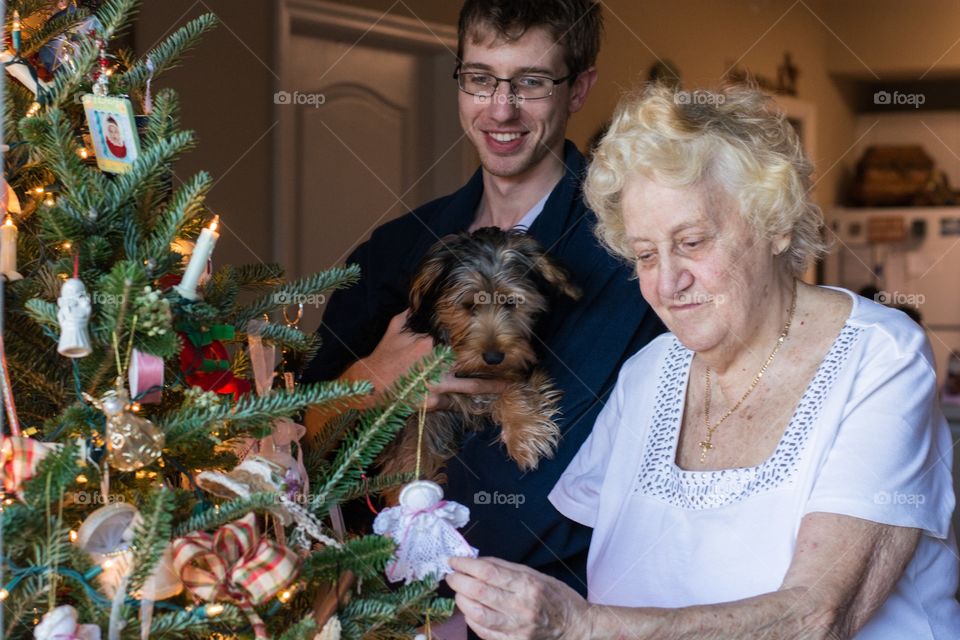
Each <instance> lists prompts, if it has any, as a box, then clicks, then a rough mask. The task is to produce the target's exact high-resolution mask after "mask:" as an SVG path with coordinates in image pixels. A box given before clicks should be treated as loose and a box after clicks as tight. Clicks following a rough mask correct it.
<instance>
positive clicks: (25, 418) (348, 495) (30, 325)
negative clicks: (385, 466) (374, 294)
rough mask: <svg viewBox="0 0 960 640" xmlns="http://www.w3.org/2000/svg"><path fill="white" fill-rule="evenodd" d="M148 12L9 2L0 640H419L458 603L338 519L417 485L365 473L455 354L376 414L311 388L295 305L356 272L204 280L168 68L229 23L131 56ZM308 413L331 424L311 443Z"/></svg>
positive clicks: (0, 346) (329, 390) (122, 4)
mask: <svg viewBox="0 0 960 640" xmlns="http://www.w3.org/2000/svg"><path fill="white" fill-rule="evenodd" d="M135 5H136V1H135V0H107V1H105V2H102V3H86V2H81V3H79V4H77V3H73V2H71V3H68V2H62V1H61V2H59V3H51V2H49V1H41V0H21V1H19V2H13V3H7V6H6V13H5V20H4V25H5V31H4V33H5V44H4V47H3V49H4V52H3V54H2V56H3V62H4V63H5V69H6V73H4V74H2V75H3V78H2V79H0V82H2V85H0V86H2V95H3V108H4V112H3V131H2V141H3V143H4V174H3V175H4V179H5V183H4V184H3V185H0V189H2V190H3V193H2V198H3V202H4V206H5V213H6V216H5V221H4V223H3V225H0V272H2V275H3V277H2V278H0V301H2V303H3V309H2V312H0V319H2V321H3V324H4V330H3V331H2V332H0V335H2V340H0V356H2V359H0V374H2V375H0V391H2V400H3V411H2V412H0V414H2V416H3V419H4V425H3V426H4V429H3V438H2V443H3V444H2V455H3V460H2V463H3V464H2V465H0V468H2V471H0V473H2V480H3V489H4V491H5V494H4V496H3V507H2V513H0V518H2V526H0V533H2V538H0V559H2V562H0V589H2V590H0V599H2V600H3V607H2V610H0V614H2V617H0V638H2V637H8V638H33V637H37V638H54V637H71V638H73V637H76V638H88V637H89V638H93V637H100V634H101V632H102V634H103V637H109V638H111V639H112V638H148V637H149V638H163V637H175V638H182V637H190V638H193V637H198V638H210V637H258V638H267V637H271V638H274V637H279V638H285V639H293V638H314V637H315V636H316V637H319V638H338V637H343V638H401V637H407V638H409V637H412V635H413V634H414V633H416V630H417V628H418V627H419V626H420V625H422V624H423V623H424V622H425V621H426V622H429V621H430V620H431V619H432V620H434V621H436V620H438V619H442V618H443V617H445V616H447V615H449V613H450V612H451V611H452V602H451V601H449V600H443V599H438V598H435V597H434V595H433V590H434V588H435V581H433V580H430V579H427V580H424V581H414V582H411V583H410V584H407V585H405V586H403V587H400V588H399V589H393V590H391V589H388V588H386V584H385V582H384V580H383V579H382V575H383V572H384V568H385V567H386V566H387V564H388V562H389V561H390V560H391V558H392V557H393V554H394V542H393V541H392V540H391V539H389V538H386V537H380V536H375V535H368V536H351V535H349V534H347V533H346V532H345V531H344V527H343V524H342V516H340V514H339V508H338V505H340V504H341V503H342V502H344V501H347V500H355V499H357V498H362V497H363V496H364V495H369V494H370V493H375V492H377V491H379V490H382V489H383V488H386V487H388V486H395V485H396V483H397V482H399V481H401V480H403V478H372V479H367V478H366V476H365V470H366V469H367V468H368V467H370V466H371V465H372V463H373V461H374V459H375V458H376V457H377V456H378V454H380V452H381V451H383V449H384V448H385V447H386V446H387V445H388V444H389V443H390V441H391V440H392V439H393V437H394V436H395V435H396V433H397V432H398V431H399V429H400V428H401V427H402V426H403V424H404V421H405V420H406V418H407V416H409V415H410V414H411V412H412V411H413V408H414V407H417V406H419V404H420V402H421V400H422V398H423V396H424V394H425V392H426V388H427V385H428V384H429V383H431V382H433V381H435V380H436V379H438V377H439V376H440V374H441V373H442V371H443V370H445V369H446V368H447V367H449V365H450V363H451V361H452V355H451V354H450V353H449V352H448V351H444V350H437V351H436V352H435V353H434V354H433V355H432V356H430V357H428V358H426V359H425V360H424V361H422V362H421V363H420V364H418V365H417V366H416V367H414V368H413V369H412V370H411V371H410V372H409V374H408V375H406V376H404V377H402V378H401V379H400V380H399V381H398V382H397V383H396V384H395V385H394V386H393V388H391V389H390V390H388V391H387V392H385V393H384V394H382V396H380V397H379V398H380V399H379V400H378V404H377V405H376V406H374V407H373V408H371V409H369V410H365V411H363V412H360V413H357V412H355V411H353V410H348V409H346V408H345V407H346V406H347V405H348V403H350V402H351V401H355V400H357V399H358V398H360V397H361V396H364V395H366V394H369V393H370V392H371V387H370V385H369V384H367V383H337V382H333V383H324V384H310V385H307V384H303V385H299V384H296V373H297V370H298V369H299V368H300V367H301V366H302V365H303V364H305V363H306V362H307V361H309V359H310V357H311V356H312V354H313V353H315V351H316V348H317V346H318V345H317V344H316V338H315V337H314V336H313V335H312V334H309V333H305V332H303V331H301V330H300V329H299V328H298V327H297V326H296V324H297V323H296V322H295V321H293V322H291V321H286V322H285V321H283V320H284V319H285V318H286V315H285V314H284V313H283V311H282V310H283V307H284V304H282V303H287V302H290V301H296V300H302V299H304V298H305V297H307V296H316V295H318V294H320V293H321V292H325V291H328V290H330V289H334V288H338V287H342V286H349V284H350V283H351V282H353V281H355V280H356V278H357V277H358V273H357V271H356V270H355V269H353V268H348V267H344V268H335V269H331V270H329V271H326V272H324V273H319V274H315V275H311V276H308V277H304V278H301V279H298V280H295V281H292V282H285V281H284V279H283V272H282V269H281V268H280V267H279V266H277V265H264V264H259V265H252V266H231V265H223V266H220V267H219V268H217V269H215V270H213V271H212V273H208V271H209V269H208V266H209V264H210V263H211V260H210V256H211V253H212V251H213V250H214V246H215V244H216V241H217V238H218V218H217V217H216V216H215V215H214V214H213V213H212V212H211V211H209V209H208V208H207V207H206V206H205V204H204V198H205V195H206V192H207V191H208V189H209V188H210V186H211V183H212V180H211V177H210V176H209V175H207V174H206V173H202V172H201V173H198V174H197V175H194V176H192V177H190V178H189V179H187V180H183V181H181V180H179V179H178V178H177V177H176V176H175V174H174V172H173V164H174V163H175V162H176V160H177V158H178V157H180V156H181V154H183V153H185V152H187V151H189V150H190V149H191V148H192V147H193V146H194V144H195V143H194V138H193V136H192V134H191V133H190V132H187V131H181V130H179V129H178V118H177V97H176V95H175V93H174V92H173V91H172V90H170V89H165V88H160V87H159V84H158V78H159V77H160V76H161V75H162V73H163V72H164V71H165V70H168V69H170V68H171V67H173V66H174V65H175V64H177V62H178V60H179V58H180V57H181V56H182V54H184V53H185V52H186V51H187V50H188V49H190V48H191V47H193V46H194V45H195V44H196V43H197V42H198V40H199V39H200V38H201V36H202V35H203V34H204V33H205V32H206V31H208V30H209V29H211V28H213V27H214V26H215V23H216V19H215V17H214V16H212V15H204V16H201V17H199V18H197V19H195V20H192V21H190V22H188V23H186V24H184V25H183V26H182V27H180V28H179V29H178V30H176V31H175V32H173V33H172V34H171V35H170V36H169V37H167V38H166V39H165V40H164V41H163V42H161V43H160V44H158V45H157V46H156V47H155V48H153V49H152V50H151V51H150V52H148V53H147V54H146V55H144V56H143V57H137V56H135V55H134V54H133V53H132V52H129V51H124V50H119V49H117V48H116V47H115V46H113V45H112V43H113V42H115V41H116V38H117V37H118V36H120V35H121V34H122V31H123V29H125V28H129V24H130V21H131V19H132V17H133V16H134V11H135ZM277 355H280V356H281V357H280V364H279V371H277V370H275V361H276V360H277V357H276V356H277ZM308 406H318V407H321V408H322V409H323V410H324V412H325V413H326V414H330V415H334V416H335V417H334V418H332V419H331V420H330V421H329V422H328V423H327V425H326V426H325V427H324V429H323V430H322V431H321V432H320V433H319V434H317V435H316V436H315V437H314V438H313V440H312V441H311V442H309V443H306V442H302V441H301V439H300V438H301V436H302V435H303V429H302V427H300V425H298V424H296V423H295V422H294V421H293V420H292V419H291V418H295V417H296V416H297V415H298V413H299V412H301V411H302V410H304V409H305V408H306V407H308Z"/></svg>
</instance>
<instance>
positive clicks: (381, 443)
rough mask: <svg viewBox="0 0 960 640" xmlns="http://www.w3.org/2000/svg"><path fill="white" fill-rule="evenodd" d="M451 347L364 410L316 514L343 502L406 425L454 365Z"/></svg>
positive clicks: (319, 493) (318, 493) (320, 494)
mask: <svg viewBox="0 0 960 640" xmlns="http://www.w3.org/2000/svg"><path fill="white" fill-rule="evenodd" d="M453 361H454V354H453V351H452V350H451V349H450V348H449V347H437V348H436V349H434V351H433V353H432V354H430V355H429V356H427V357H425V358H424V359H423V360H421V361H420V362H418V363H417V364H415V365H414V366H413V367H412V368H411V370H410V371H409V372H408V373H407V374H405V375H403V376H401V377H400V379H399V380H397V381H396V382H395V383H394V384H393V386H391V387H390V389H389V390H388V391H387V393H386V394H385V396H384V400H383V401H382V404H381V405H380V406H379V407H377V408H375V409H372V410H368V411H365V412H363V414H362V415H361V418H360V426H359V427H358V428H357V430H356V431H355V432H354V433H351V434H348V435H347V437H346V438H345V440H344V442H343V444H342V446H341V447H340V450H339V451H338V452H337V455H336V457H335V458H334V462H333V464H332V465H331V467H332V469H331V471H330V474H329V476H328V477H327V479H326V482H323V483H321V484H320V485H319V486H317V487H316V488H315V489H314V491H315V493H314V496H313V497H312V500H313V501H314V505H316V506H315V512H316V513H317V515H322V514H325V513H326V509H327V508H328V506H329V505H330V504H336V503H338V502H340V498H341V497H342V495H343V494H344V492H345V491H346V490H347V489H348V488H349V487H351V486H353V485H355V484H356V483H357V482H359V481H360V480H361V476H362V474H363V472H364V469H366V468H368V467H369V466H370V465H371V464H373V461H374V460H375V459H376V457H377V456H378V455H380V453H381V452H382V451H383V450H384V449H385V448H386V447H387V445H389V444H390V443H391V442H392V441H393V439H394V437H395V436H396V434H397V433H399V431H400V430H401V429H402V428H403V426H404V423H405V421H406V418H407V416H409V415H410V414H411V413H413V411H414V405H415V404H416V403H418V402H419V401H420V400H421V399H422V398H423V396H424V395H425V394H426V393H427V387H428V385H430V384H433V383H435V382H437V381H438V380H439V379H440V376H441V375H442V374H443V373H444V372H445V371H446V370H447V369H449V368H450V367H451V366H452V365H453Z"/></svg>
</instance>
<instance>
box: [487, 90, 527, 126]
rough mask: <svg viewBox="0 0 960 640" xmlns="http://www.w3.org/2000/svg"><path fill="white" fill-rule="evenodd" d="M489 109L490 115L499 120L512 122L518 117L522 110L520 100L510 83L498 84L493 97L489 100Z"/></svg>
mask: <svg viewBox="0 0 960 640" xmlns="http://www.w3.org/2000/svg"><path fill="white" fill-rule="evenodd" d="M487 100H488V101H489V104H488V106H487V109H488V110H489V112H490V115H491V116H492V117H493V118H495V119H497V120H512V119H513V118H515V117H516V116H517V112H518V111H519V108H520V99H519V98H518V97H517V96H516V94H515V93H514V92H513V87H512V86H511V85H510V83H509V82H499V83H497V87H496V89H494V91H493V95H492V96H490V97H489V98H487Z"/></svg>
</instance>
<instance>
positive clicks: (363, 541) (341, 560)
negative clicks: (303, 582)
mask: <svg viewBox="0 0 960 640" xmlns="http://www.w3.org/2000/svg"><path fill="white" fill-rule="evenodd" d="M395 548H396V545H395V544H394V542H393V540H391V539H390V538H388V537H386V536H374V535H371V536H365V537H363V538H356V539H353V540H348V541H347V542H345V543H344V544H343V547H342V548H340V549H337V548H335V547H326V548H324V549H321V550H320V551H315V552H314V553H312V554H310V556H309V557H308V558H307V559H306V560H304V563H303V570H302V575H303V577H304V578H306V579H307V580H309V581H321V582H336V580H337V579H338V578H339V577H340V574H341V573H343V572H344V571H352V572H353V573H354V574H356V576H357V578H359V579H361V580H368V579H372V578H376V577H380V574H381V573H383V570H384V568H385V567H386V566H387V563H388V562H389V561H390V559H391V558H392V557H393V551H394V549H395Z"/></svg>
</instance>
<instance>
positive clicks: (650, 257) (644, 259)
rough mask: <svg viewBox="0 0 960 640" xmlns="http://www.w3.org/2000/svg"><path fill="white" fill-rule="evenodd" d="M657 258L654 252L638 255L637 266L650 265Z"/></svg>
mask: <svg viewBox="0 0 960 640" xmlns="http://www.w3.org/2000/svg"><path fill="white" fill-rule="evenodd" d="M656 257H657V254H655V253H653V252H644V253H638V254H637V264H650V263H651V262H653V261H654V259H655V258H656Z"/></svg>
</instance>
